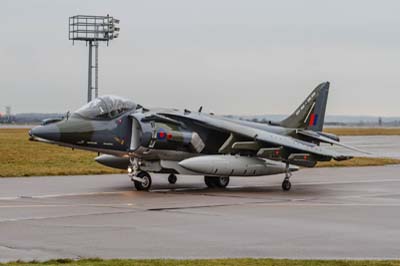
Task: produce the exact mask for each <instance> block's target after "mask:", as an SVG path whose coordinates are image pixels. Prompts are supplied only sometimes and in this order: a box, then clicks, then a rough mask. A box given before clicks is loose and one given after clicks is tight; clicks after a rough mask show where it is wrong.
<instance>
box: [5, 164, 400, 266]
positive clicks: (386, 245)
mask: <svg viewBox="0 0 400 266" xmlns="http://www.w3.org/2000/svg"><path fill="white" fill-rule="evenodd" d="M282 179H283V176H282V175H278V176H269V177H257V178H235V179H232V182H231V185H230V186H229V188H228V189H226V190H212V189H206V188H205V186H204V184H203V182H202V180H201V178H199V177H186V176H185V177H182V178H180V179H179V180H178V184H177V185H169V184H168V183H167V182H166V176H162V175H156V176H155V177H154V186H153V190H152V191H151V192H137V191H135V190H133V189H132V187H131V184H130V181H128V178H127V176H125V175H103V176H73V177H34V178H5V179H0V187H1V189H0V260H1V261H10V260H17V259H23V260H32V259H38V260H46V259H50V258H66V257H69V258H81V257H101V258H223V257H277V258H323V259H328V258H332V259H339V258H340V259H356V258H363V259H378V258H385V259H395V258H400V166H386V167H366V168H327V169H306V170H303V171H300V172H296V173H295V174H294V176H293V177H292V184H293V187H292V191H290V192H283V191H281V188H280V185H281V181H282Z"/></svg>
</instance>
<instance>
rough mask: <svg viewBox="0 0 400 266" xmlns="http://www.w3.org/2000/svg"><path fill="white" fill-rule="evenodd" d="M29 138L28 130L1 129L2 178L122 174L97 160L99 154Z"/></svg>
mask: <svg viewBox="0 0 400 266" xmlns="http://www.w3.org/2000/svg"><path fill="white" fill-rule="evenodd" d="M28 138H29V136H28V130H27V129H19V128H18V129H8V128H5V129H0V177H6V176H7V177H9V176H41V175H85V174H111V173H120V171H119V170H115V169H112V168H108V167H105V166H102V165H100V164H98V163H96V162H95V161H94V160H93V158H94V157H96V156H97V154H96V153H93V152H87V151H80V150H74V151H72V149H68V148H65V147H59V146H56V145H50V144H45V143H39V142H34V141H29V140H28Z"/></svg>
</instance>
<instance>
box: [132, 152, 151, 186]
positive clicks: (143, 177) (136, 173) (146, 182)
mask: <svg viewBox="0 0 400 266" xmlns="http://www.w3.org/2000/svg"><path fill="white" fill-rule="evenodd" d="M130 162H131V163H130V165H129V167H128V175H129V176H130V178H131V180H132V182H133V183H134V184H135V188H136V189H137V190H138V191H143V190H144V191H148V190H149V189H150V187H151V176H150V174H149V173H147V172H145V171H140V170H139V169H140V168H139V165H140V163H139V161H138V159H137V158H133V159H131V160H130Z"/></svg>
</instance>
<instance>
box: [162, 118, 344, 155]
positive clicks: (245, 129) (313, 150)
mask: <svg viewBox="0 0 400 266" xmlns="http://www.w3.org/2000/svg"><path fill="white" fill-rule="evenodd" d="M163 115H166V116H169V117H171V116H172V117H176V118H177V119H179V118H180V119H187V120H192V121H195V122H197V123H199V124H202V125H203V126H205V127H209V128H214V129H217V130H219V131H222V132H230V133H233V134H235V135H238V136H245V137H247V138H251V139H253V140H254V141H257V142H260V143H266V144H269V145H274V146H282V147H285V148H289V149H294V150H298V151H299V152H303V153H309V154H314V155H320V156H327V157H332V158H334V159H336V160H344V159H348V158H349V157H351V156H349V155H344V154H340V153H338V152H336V151H334V150H330V149H326V148H324V147H320V146H318V145H316V144H314V143H310V142H306V141H302V140H298V139H295V138H292V137H289V136H283V135H279V134H275V133H272V132H268V131H265V130H262V129H257V128H253V127H251V126H248V125H243V124H238V123H235V122H233V121H232V120H228V119H224V118H222V117H216V116H213V115H207V114H201V113H189V114H180V113H173V114H171V113H170V114H163Z"/></svg>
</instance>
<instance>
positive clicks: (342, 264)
mask: <svg viewBox="0 0 400 266" xmlns="http://www.w3.org/2000/svg"><path fill="white" fill-rule="evenodd" d="M0 265H13V266H38V265H46V266H52V265H65V266H106V265H107V266H108V265H109V266H128V265H129V266H160V265H167V266H204V265H210V266H239V265H246V266H261V265H263V266H286V265H292V266H303V265H307V266H400V261H356V260H285V259H204V260H169V259H168V260H100V259H83V260H77V261H74V260H69V259H61V260H51V261H47V262H42V263H40V262H12V263H7V264H0Z"/></svg>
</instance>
